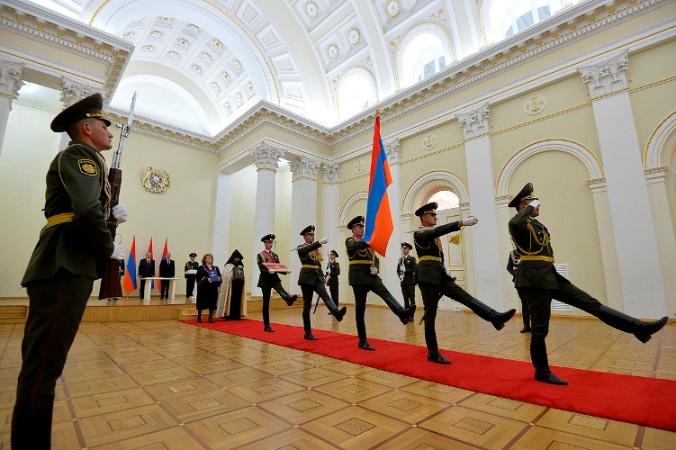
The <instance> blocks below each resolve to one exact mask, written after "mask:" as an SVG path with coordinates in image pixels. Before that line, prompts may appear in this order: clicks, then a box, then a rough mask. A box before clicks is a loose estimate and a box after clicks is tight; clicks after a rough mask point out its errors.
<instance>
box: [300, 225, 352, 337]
mask: <svg viewBox="0 0 676 450" xmlns="http://www.w3.org/2000/svg"><path fill="white" fill-rule="evenodd" d="M300 235H301V236H303V240H304V241H305V242H304V243H303V244H301V245H299V246H298V247H296V250H297V251H298V258H300V264H301V266H300V274H299V275H298V285H299V286H300V289H301V291H302V293H303V329H304V330H305V336H304V338H305V339H307V340H310V341H316V340H317V338H316V337H315V335H314V334H312V322H311V321H310V309H311V308H312V296H313V295H314V293H315V292H316V293H317V294H318V295H319V298H321V299H322V301H323V302H324V304H325V305H326V307H327V308H329V311H331V314H333V316H334V317H335V318H336V320H337V321H338V322H340V321H341V320H343V316H345V313H346V312H347V308H346V307H344V306H343V307H342V308H341V309H338V307H337V306H336V304H335V303H333V300H331V297H330V296H329V293H328V292H326V286H325V285H326V280H325V279H324V273H323V272H322V254H321V253H319V249H320V248H321V246H322V245H323V244H327V243H328V242H329V240H328V239H326V238H323V239H320V240H319V241H315V240H314V239H315V226H314V225H308V226H307V227H305V228H303V231H301V232H300Z"/></svg>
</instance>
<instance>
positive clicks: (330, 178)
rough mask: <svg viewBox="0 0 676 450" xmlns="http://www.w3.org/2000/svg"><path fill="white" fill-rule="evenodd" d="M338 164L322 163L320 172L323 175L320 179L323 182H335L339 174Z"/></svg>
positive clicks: (338, 179)
mask: <svg viewBox="0 0 676 450" xmlns="http://www.w3.org/2000/svg"><path fill="white" fill-rule="evenodd" d="M338 170H339V166H338V164H333V163H323V164H322V172H323V177H322V181H323V182H324V183H325V184H336V183H338V182H339V181H340V174H339V173H338Z"/></svg>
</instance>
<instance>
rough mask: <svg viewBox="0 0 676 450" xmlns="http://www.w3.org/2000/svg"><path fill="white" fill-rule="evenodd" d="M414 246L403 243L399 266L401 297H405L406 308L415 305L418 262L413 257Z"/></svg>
mask: <svg viewBox="0 0 676 450" xmlns="http://www.w3.org/2000/svg"><path fill="white" fill-rule="evenodd" d="M412 248H413V246H412V245H411V244H409V243H408V242H402V243H401V258H399V264H397V275H398V276H399V283H400V285H401V295H402V296H403V297H404V308H408V307H409V306H411V305H415V271H416V269H417V268H418V261H416V259H415V256H412V255H411V249H412Z"/></svg>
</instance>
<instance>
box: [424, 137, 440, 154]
mask: <svg viewBox="0 0 676 450" xmlns="http://www.w3.org/2000/svg"><path fill="white" fill-rule="evenodd" d="M438 141H439V139H438V138H437V136H436V135H434V134H432V133H430V134H428V135H427V136H425V138H424V139H423V141H422V145H423V148H424V149H425V150H432V149H433V148H434V147H435V146H436V145H437V142H438Z"/></svg>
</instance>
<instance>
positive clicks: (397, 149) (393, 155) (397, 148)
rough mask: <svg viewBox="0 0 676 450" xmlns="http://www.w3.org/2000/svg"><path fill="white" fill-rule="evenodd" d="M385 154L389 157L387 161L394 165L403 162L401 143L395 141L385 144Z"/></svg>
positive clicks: (397, 140)
mask: <svg viewBox="0 0 676 450" xmlns="http://www.w3.org/2000/svg"><path fill="white" fill-rule="evenodd" d="M385 154H386V155H387V161H388V162H390V163H392V164H394V163H398V162H399V161H401V141H400V140H399V139H393V140H391V141H389V142H388V143H387V144H385Z"/></svg>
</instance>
